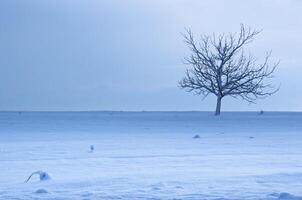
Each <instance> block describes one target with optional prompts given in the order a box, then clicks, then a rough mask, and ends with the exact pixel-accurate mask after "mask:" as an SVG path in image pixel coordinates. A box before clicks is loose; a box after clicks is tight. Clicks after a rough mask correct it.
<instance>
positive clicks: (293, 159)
mask: <svg viewBox="0 0 302 200" xmlns="http://www.w3.org/2000/svg"><path fill="white" fill-rule="evenodd" d="M301 122H302V113H277V112H276V113H274V112H265V113H264V114H262V115H259V112H254V113H253V112H247V113H244V112H242V113H223V114H222V116H220V117H215V116H213V114H212V113H207V112H61V113H60V112H20V113H18V112H1V113H0V134H1V137H0V199H1V200H2V199H3V200H7V199H8V200H10V199H52V200H55V199H56V200H57V199H59V200H63V199H64V200H65V199H66V200H73V199H81V200H84V199H85V200H88V199H100V200H108V199H127V200H138V199H148V200H151V199H152V200H155V199H164V200H166V199H167V200H168V199H169V200H173V199H174V200H176V199H179V200H180V199H181V200H197V199H198V200H200V199H209V200H212V199H215V200H231V199H232V200H241V199H247V200H254V199H257V200H259V199H260V200H300V199H302V189H301V188H302V132H301V131H302V123H301ZM194 135H199V136H200V139H192V137H193V136H194ZM92 144H93V153H90V151H89V150H91V145H92ZM38 170H42V171H43V172H47V173H49V174H50V175H51V180H49V181H40V180H39V176H32V178H31V179H30V181H29V182H27V183H24V180H26V179H27V178H28V176H29V175H30V174H31V173H32V172H35V171H38Z"/></svg>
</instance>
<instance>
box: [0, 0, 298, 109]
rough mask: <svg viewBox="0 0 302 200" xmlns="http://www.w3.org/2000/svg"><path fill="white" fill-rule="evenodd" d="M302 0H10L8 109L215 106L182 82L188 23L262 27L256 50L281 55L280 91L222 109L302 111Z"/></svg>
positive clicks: (5, 31)
mask: <svg viewBox="0 0 302 200" xmlns="http://www.w3.org/2000/svg"><path fill="white" fill-rule="evenodd" d="M301 10H302V2H301V1H299V0H253V1H252V0H251V1H241V0H230V1H224V0H220V1H219V0H203V1H200V0H152V1H151V0H150V1H147V0H145V1H142V0H130V1H127V0H108V1H101V0H94V1H93V0H82V1H79V0H43V1H41V0H35V1H33V0H27V1H24V0H19V1H17V0H2V1H0V19H1V21H0V110H213V109H214V105H215V99H214V98H211V97H210V98H208V99H207V100H204V101H201V99H200V97H198V96H194V95H192V94H188V93H186V92H185V91H183V90H180V89H179V88H178V87H177V82H178V80H179V79H181V77H182V76H183V72H184V69H185V68H186V66H185V65H183V64H182V60H183V57H185V56H186V55H187V54H188V53H189V52H188V50H187V48H186V46H185V44H184V43H183V39H182V37H181V34H180V32H182V31H183V30H184V27H191V28H192V30H193V31H194V32H195V33H196V34H198V33H204V34H208V33H212V32H217V33H219V32H231V31H236V30H238V28H239V26H240V23H244V24H247V25H250V26H252V27H253V28H256V29H263V32H262V34H261V35H260V36H259V37H258V38H257V39H256V40H255V42H254V43H253V44H252V45H250V48H249V50H250V51H251V52H253V53H254V54H255V55H256V56H257V57H259V59H260V60H261V59H262V58H263V56H262V55H264V53H265V51H266V50H273V58H274V59H276V60H277V59H280V60H281V63H280V66H279V69H278V71H277V73H276V78H275V83H276V84H279V83H281V90H280V91H279V93H278V94H276V95H274V96H272V97H269V98H267V99H265V100H260V101H258V103H257V104H256V105H249V104H248V103H246V102H244V101H240V100H235V99H232V98H226V99H224V101H223V110H260V109H264V110H289V111H301V110H302V103H301V102H302V88H301V86H302V79H301V75H302V58H301V56H302V53H301V52H302V37H301V35H302V14H301Z"/></svg>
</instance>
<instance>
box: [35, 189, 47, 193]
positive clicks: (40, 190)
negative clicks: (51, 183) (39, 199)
mask: <svg viewBox="0 0 302 200" xmlns="http://www.w3.org/2000/svg"><path fill="white" fill-rule="evenodd" d="M35 193H36V194H47V193H48V192H47V190H45V189H38V190H37V191H35Z"/></svg>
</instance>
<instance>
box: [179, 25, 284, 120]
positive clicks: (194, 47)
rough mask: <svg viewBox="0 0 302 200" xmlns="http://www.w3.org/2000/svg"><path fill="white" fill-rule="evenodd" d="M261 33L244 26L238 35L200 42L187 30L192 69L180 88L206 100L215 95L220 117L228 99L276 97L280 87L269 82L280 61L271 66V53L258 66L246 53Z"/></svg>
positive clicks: (180, 84) (217, 111)
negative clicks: (223, 104)
mask: <svg viewBox="0 0 302 200" xmlns="http://www.w3.org/2000/svg"><path fill="white" fill-rule="evenodd" d="M259 33H260V31H257V30H252V29H251V28H246V27H245V26H244V25H241V29H240V32H239V33H237V34H236V33H230V34H221V35H219V36H216V35H215V34H213V36H208V35H202V36H201V37H200V41H198V42H197V41H196V40H195V38H194V36H193V33H192V31H191V30H190V29H187V30H186V33H185V34H183V36H184V39H185V43H186V44H187V45H188V47H189V49H190V52H191V54H190V56H189V57H187V58H185V60H186V64H188V65H190V68H189V69H187V71H186V75H185V77H184V78H183V79H182V80H181V81H180V82H179V86H180V87H181V88H184V89H186V90H187V91H188V92H194V93H195V94H197V95H201V96H203V98H206V97H207V96H208V95H209V94H214V95H215V96H216V97H217V105H216V112H215V115H219V114H220V110H221V100H222V98H223V97H225V96H231V97H234V98H238V97H240V98H242V99H244V100H246V101H248V102H250V103H254V102H255V101H256V100H257V99H259V98H265V97H267V96H269V95H272V94H274V93H275V92H277V91H278V89H279V88H277V89H276V88H275V87H274V86H273V85H271V84H269V83H266V81H267V79H271V78H272V77H273V73H274V71H275V69H276V67H277V65H278V63H279V62H277V63H274V64H272V65H270V64H269V58H270V55H271V53H267V54H266V56H265V59H264V62H263V63H261V64H257V63H256V59H255V58H254V57H253V56H252V55H251V54H246V53H245V51H244V46H245V45H247V44H249V43H251V42H252V41H253V40H254V38H255V36H257V35H258V34H259Z"/></svg>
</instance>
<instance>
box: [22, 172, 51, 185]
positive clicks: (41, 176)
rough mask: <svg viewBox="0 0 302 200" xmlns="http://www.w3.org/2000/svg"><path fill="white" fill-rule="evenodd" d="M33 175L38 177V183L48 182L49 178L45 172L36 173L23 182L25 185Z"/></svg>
mask: <svg viewBox="0 0 302 200" xmlns="http://www.w3.org/2000/svg"><path fill="white" fill-rule="evenodd" d="M35 174H38V175H39V176H40V181H47V180H50V176H49V175H48V174H47V173H46V172H43V171H36V172H33V173H32V174H31V175H30V176H29V177H28V179H27V180H26V181H25V183H27V182H28V181H29V180H30V179H31V177H32V176H33V175H35Z"/></svg>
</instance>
